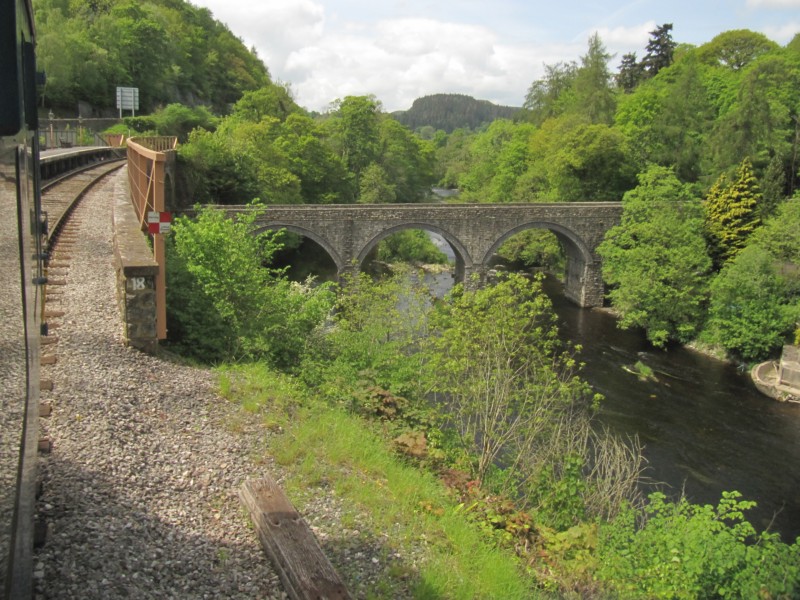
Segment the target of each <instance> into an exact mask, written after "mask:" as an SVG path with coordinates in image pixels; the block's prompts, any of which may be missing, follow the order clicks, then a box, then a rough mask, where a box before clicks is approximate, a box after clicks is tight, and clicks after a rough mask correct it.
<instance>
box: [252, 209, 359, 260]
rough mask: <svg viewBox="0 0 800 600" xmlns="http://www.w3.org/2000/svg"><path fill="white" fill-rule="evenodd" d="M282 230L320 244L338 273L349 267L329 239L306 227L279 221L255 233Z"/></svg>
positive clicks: (260, 228)
mask: <svg viewBox="0 0 800 600" xmlns="http://www.w3.org/2000/svg"><path fill="white" fill-rule="evenodd" d="M281 229H285V230H286V231H291V232H292V233H296V234H298V235H302V236H303V237H307V238H308V239H310V240H313V241H314V242H316V243H317V244H319V246H320V247H321V248H322V249H323V250H325V252H327V253H328V256H330V257H331V260H332V261H333V263H334V264H335V265H336V270H337V271H338V272H341V271H342V270H343V269H345V268H346V267H347V266H348V265H347V261H346V260H344V259H343V258H342V257H341V255H340V254H339V252H337V251H336V248H334V247H333V245H332V244H331V243H330V242H329V241H328V240H327V239H325V238H324V237H323V236H321V235H319V234H318V233H317V232H315V231H312V230H311V229H308V228H306V227H300V226H298V225H294V224H292V223H281V222H279V221H277V222H275V223H269V224H268V225H264V226H262V227H259V228H258V229H256V230H255V232H254V233H255V234H256V235H258V234H261V233H264V232H265V231H279V230H281Z"/></svg>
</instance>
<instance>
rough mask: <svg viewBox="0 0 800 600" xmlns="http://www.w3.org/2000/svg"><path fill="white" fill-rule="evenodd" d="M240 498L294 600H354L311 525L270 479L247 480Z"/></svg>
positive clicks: (286, 589) (287, 591) (285, 587)
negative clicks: (324, 551)
mask: <svg viewBox="0 0 800 600" xmlns="http://www.w3.org/2000/svg"><path fill="white" fill-rule="evenodd" d="M239 498H240V499H241V501H242V503H243V504H244V505H245V506H246V507H247V509H248V510H249V511H250V516H251V518H252V519H253V524H254V525H255V527H256V531H257V532H258V537H259V540H260V541H261V546H262V547H263V548H264V551H265V552H266V553H267V556H269V558H270V560H271V561H272V564H273V566H274V567H275V569H276V570H277V571H278V574H279V575H280V578H281V581H282V582H283V586H284V589H285V591H286V593H287V594H288V595H289V597H290V598H292V599H293V600H351V596H350V593H349V592H348V591H347V588H346V587H345V585H344V583H342V580H341V579H340V578H339V575H338V573H336V571H335V570H334V568H333V566H332V565H331V563H330V562H329V561H328V559H327V557H326V556H325V554H324V553H323V552H322V548H320V546H319V543H318V542H317V539H316V538H315V537H314V534H313V532H312V531H311V529H310V528H309V526H308V524H307V523H306V522H305V521H304V520H303V518H302V517H301V516H300V514H299V513H298V512H297V511H296V510H295V508H294V507H293V506H292V504H291V502H289V500H288V498H286V496H285V495H284V493H283V491H282V490H281V489H280V488H279V487H278V485H277V484H276V483H275V482H274V481H273V480H272V479H271V478H269V477H262V478H260V479H251V480H250V481H246V482H245V483H244V484H243V485H242V487H241V488H240V490H239Z"/></svg>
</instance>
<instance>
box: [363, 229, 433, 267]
mask: <svg viewBox="0 0 800 600" xmlns="http://www.w3.org/2000/svg"><path fill="white" fill-rule="evenodd" d="M378 259H379V260H382V261H384V262H394V261H405V262H412V263H432V264H445V263H447V255H446V254H445V253H444V252H442V251H441V250H439V248H437V247H436V244H434V243H433V242H432V241H431V239H430V237H428V234H427V233H426V232H425V231H423V230H422V229H406V230H404V231H398V232H397V233H394V234H392V235H390V236H389V237H387V238H386V239H384V240H382V241H381V243H380V245H379V246H378Z"/></svg>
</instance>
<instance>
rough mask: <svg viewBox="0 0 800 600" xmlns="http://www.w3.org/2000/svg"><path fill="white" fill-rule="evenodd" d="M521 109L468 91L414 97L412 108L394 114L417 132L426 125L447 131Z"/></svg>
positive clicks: (484, 122)
mask: <svg viewBox="0 0 800 600" xmlns="http://www.w3.org/2000/svg"><path fill="white" fill-rule="evenodd" d="M517 112H519V108H514V107H511V106H498V105H497V104H492V103H491V102H489V101H488V100H476V99H475V98H473V97H471V96H466V95H464V94H433V95H431V96H424V97H422V98H417V99H416V100H414V102H413V104H412V105H411V108H410V109H408V110H405V111H398V112H394V113H392V116H393V117H394V118H395V119H397V120H398V121H400V122H401V123H402V124H403V125H405V126H406V127H408V128H409V129H411V130H412V131H417V130H419V129H421V128H423V127H430V128H433V130H434V131H437V130H440V129H441V130H442V131H444V132H446V133H451V132H452V131H454V130H456V129H459V128H462V129H478V128H480V127H482V126H485V125H488V124H489V123H491V122H492V121H494V120H496V119H511V118H513V117H514V115H515V114H516V113H517Z"/></svg>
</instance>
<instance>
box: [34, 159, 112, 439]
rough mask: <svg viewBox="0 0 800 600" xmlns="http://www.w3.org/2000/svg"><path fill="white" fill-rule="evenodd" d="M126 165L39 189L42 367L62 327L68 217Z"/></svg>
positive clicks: (106, 166)
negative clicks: (43, 232)
mask: <svg viewBox="0 0 800 600" xmlns="http://www.w3.org/2000/svg"><path fill="white" fill-rule="evenodd" d="M124 165H125V163H124V161H115V162H113V163H103V164H100V165H92V166H89V167H86V168H83V169H80V170H79V171H73V172H72V173H69V174H67V175H64V176H61V177H59V178H58V179H56V180H53V181H51V182H48V183H47V184H46V185H43V186H42V214H43V215H44V216H46V219H47V222H48V223H51V225H50V226H49V227H48V230H47V231H46V236H47V239H46V241H45V243H44V248H45V255H46V258H45V272H44V273H45V281H46V283H45V289H44V303H43V312H42V323H43V324H44V325H43V327H42V334H43V336H42V338H41V348H42V350H41V352H42V355H41V364H42V365H47V364H54V363H55V362H56V353H55V348H56V344H57V343H58V336H57V335H51V334H55V330H57V329H58V328H59V327H60V326H61V322H60V318H61V317H62V316H63V315H64V312H63V310H61V307H60V306H59V304H60V302H61V299H62V295H63V292H62V286H64V285H65V284H66V280H67V275H68V274H69V270H70V266H71V260H72V256H71V255H70V248H71V247H72V244H74V242H75V236H76V232H77V226H78V225H77V224H76V223H73V222H72V220H71V216H72V213H73V211H74V210H75V208H76V207H77V206H78V204H79V203H80V201H81V199H82V198H83V196H84V195H85V194H86V193H87V192H88V191H89V190H90V189H92V187H94V186H95V185H97V184H98V183H99V182H100V181H102V180H103V179H104V178H105V177H106V176H108V175H109V174H110V173H112V172H113V171H116V170H118V169H120V168H121V167H123V166H124ZM40 385H41V387H42V389H43V390H45V391H47V390H52V388H53V383H52V381H48V380H42V381H41V383H40ZM50 410H51V407H50V405H49V404H48V403H42V404H41V407H40V415H41V416H49V414H50ZM49 449H50V441H49V440H48V439H46V438H43V439H42V440H40V442H39V450H40V451H44V452H47V451H49Z"/></svg>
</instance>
